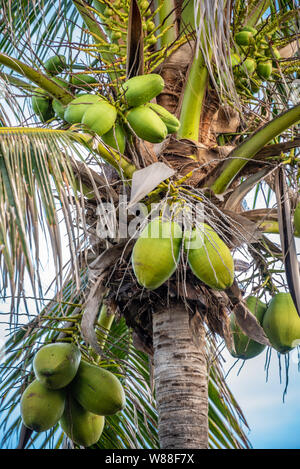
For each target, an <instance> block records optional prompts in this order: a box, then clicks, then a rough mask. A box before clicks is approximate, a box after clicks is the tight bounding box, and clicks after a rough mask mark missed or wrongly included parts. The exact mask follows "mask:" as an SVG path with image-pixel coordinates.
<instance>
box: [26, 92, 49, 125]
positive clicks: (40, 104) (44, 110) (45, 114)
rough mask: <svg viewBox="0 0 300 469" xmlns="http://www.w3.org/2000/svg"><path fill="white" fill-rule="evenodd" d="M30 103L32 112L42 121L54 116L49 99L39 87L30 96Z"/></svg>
mask: <svg viewBox="0 0 300 469" xmlns="http://www.w3.org/2000/svg"><path fill="white" fill-rule="evenodd" d="M31 105H32V109H33V111H34V113H35V114H36V115H37V116H38V117H39V118H40V120H41V121H42V122H46V121H48V120H49V119H51V118H52V117H54V112H53V109H52V104H51V99H50V97H49V96H48V94H47V93H46V92H45V91H44V90H42V89H41V88H37V89H36V90H35V92H34V94H33V96H32V98H31Z"/></svg>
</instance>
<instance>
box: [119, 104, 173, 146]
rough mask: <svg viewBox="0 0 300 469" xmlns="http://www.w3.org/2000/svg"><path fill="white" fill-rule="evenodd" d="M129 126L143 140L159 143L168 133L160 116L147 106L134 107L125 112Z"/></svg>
mask: <svg viewBox="0 0 300 469" xmlns="http://www.w3.org/2000/svg"><path fill="white" fill-rule="evenodd" d="M127 119H128V122H129V125H130V128H131V129H132V130H133V131H134V132H135V133H136V135H137V136H138V137H140V138H142V139H143V140H146V141H147V142H151V143H160V142H162V141H163V140H164V139H165V138H166V137H167V135H168V129H167V126H166V125H165V123H164V122H163V121H162V120H161V118H160V117H159V116H158V115H157V114H156V112H154V111H153V110H152V109H150V108H149V107H148V106H138V107H134V108H133V109H131V110H130V111H129V112H128V113H127Z"/></svg>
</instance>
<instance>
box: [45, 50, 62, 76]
mask: <svg viewBox="0 0 300 469" xmlns="http://www.w3.org/2000/svg"><path fill="white" fill-rule="evenodd" d="M66 66H67V64H66V58H65V56H64V55H54V56H53V57H50V58H49V59H48V60H47V61H46V62H45V63H44V67H45V70H46V72H48V73H49V75H58V74H59V73H60V72H62V71H63V70H64V69H65V68H66Z"/></svg>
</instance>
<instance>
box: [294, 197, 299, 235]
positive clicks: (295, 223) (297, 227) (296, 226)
mask: <svg viewBox="0 0 300 469" xmlns="http://www.w3.org/2000/svg"><path fill="white" fill-rule="evenodd" d="M294 227H295V231H296V232H297V234H300V202H299V203H298V204H297V206H296V209H295V212H294Z"/></svg>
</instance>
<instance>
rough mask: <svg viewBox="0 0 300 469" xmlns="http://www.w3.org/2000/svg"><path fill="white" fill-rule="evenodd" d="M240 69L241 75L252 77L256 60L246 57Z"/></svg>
mask: <svg viewBox="0 0 300 469" xmlns="http://www.w3.org/2000/svg"><path fill="white" fill-rule="evenodd" d="M240 69H241V73H242V74H243V75H250V76H251V75H253V73H254V72H255V69H256V60H255V59H252V58H251V57H248V58H247V59H245V60H244V61H243V63H241V65H240Z"/></svg>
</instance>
